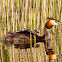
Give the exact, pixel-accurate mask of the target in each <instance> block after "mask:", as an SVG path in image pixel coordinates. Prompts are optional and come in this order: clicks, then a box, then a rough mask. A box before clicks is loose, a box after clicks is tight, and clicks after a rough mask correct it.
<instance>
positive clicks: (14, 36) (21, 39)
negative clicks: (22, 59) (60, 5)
mask: <svg viewBox="0 0 62 62" xmlns="http://www.w3.org/2000/svg"><path fill="white" fill-rule="evenodd" d="M59 24H62V23H60V22H58V21H57V20H56V19H53V18H48V21H47V22H46V24H45V28H44V35H43V36H38V35H37V34H36V33H35V31H34V32H33V31H30V30H25V29H23V30H22V31H19V32H14V33H11V32H8V33H7V34H6V36H5V43H6V44H7V45H10V44H14V45H18V46H20V48H24V49H25V48H29V47H30V34H31V35H32V46H33V45H34V35H35V36H36V43H38V42H43V43H44V45H45V49H50V48H51V36H50V31H49V29H50V28H52V26H54V25H59ZM46 40H47V46H46Z"/></svg>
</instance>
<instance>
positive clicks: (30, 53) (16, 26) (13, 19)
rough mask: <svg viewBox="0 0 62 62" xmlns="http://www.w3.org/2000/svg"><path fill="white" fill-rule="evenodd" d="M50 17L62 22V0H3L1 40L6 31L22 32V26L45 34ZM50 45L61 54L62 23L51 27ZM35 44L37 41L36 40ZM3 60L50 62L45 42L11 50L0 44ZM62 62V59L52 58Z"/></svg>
mask: <svg viewBox="0 0 62 62" xmlns="http://www.w3.org/2000/svg"><path fill="white" fill-rule="evenodd" d="M47 17H53V18H56V19H58V20H59V21H60V22H62V0H0V41H2V40H3V37H5V35H6V33H7V32H9V31H11V32H16V31H20V30H22V29H23V28H26V29H29V30H32V31H33V30H35V29H36V30H37V31H39V34H38V35H41V36H42V35H43V33H44V31H43V29H44V26H45V22H46V21H47V20H46V19H47ZM50 32H51V47H52V49H53V50H54V51H55V53H56V54H62V26H61V25H60V26H54V27H53V28H52V29H51V30H50ZM35 43H36V42H35ZM0 46H1V48H0V62H51V61H49V57H48V56H47V55H46V52H45V49H44V44H43V43H40V46H39V47H38V48H34V47H33V48H32V47H31V49H30V48H29V49H27V50H26V51H25V52H24V51H23V49H20V48H18V49H16V48H14V45H12V46H11V47H10V48H9V49H8V48H7V47H5V44H4V42H3V44H2V42H1V43H0ZM53 62H62V59H61V58H60V59H56V60H53Z"/></svg>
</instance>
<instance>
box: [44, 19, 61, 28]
mask: <svg viewBox="0 0 62 62" xmlns="http://www.w3.org/2000/svg"><path fill="white" fill-rule="evenodd" d="M47 19H48V22H47V23H46V24H45V27H46V28H47V29H50V28H51V27H52V26H54V25H60V24H62V23H60V22H59V21H58V20H56V19H53V18H47Z"/></svg>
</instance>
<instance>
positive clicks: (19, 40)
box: [5, 30, 45, 48]
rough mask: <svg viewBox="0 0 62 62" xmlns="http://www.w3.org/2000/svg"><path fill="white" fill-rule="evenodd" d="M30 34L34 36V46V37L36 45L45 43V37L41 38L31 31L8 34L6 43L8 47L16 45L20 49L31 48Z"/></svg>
mask: <svg viewBox="0 0 62 62" xmlns="http://www.w3.org/2000/svg"><path fill="white" fill-rule="evenodd" d="M30 33H31V36H32V46H33V45H34V36H35V37H36V43H37V42H44V43H45V35H43V36H42V37H41V36H38V35H36V34H35V33H33V32H32V31H29V30H24V31H19V32H15V33H11V32H8V33H7V34H6V37H5V43H6V44H7V45H11V44H15V45H17V46H20V48H29V47H30Z"/></svg>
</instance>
